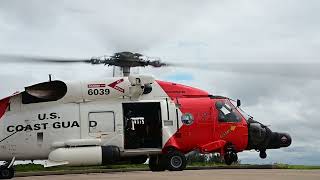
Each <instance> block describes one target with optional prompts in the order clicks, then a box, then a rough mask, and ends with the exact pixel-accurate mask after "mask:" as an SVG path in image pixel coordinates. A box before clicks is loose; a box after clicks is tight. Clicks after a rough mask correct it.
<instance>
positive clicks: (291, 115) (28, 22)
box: [0, 0, 320, 165]
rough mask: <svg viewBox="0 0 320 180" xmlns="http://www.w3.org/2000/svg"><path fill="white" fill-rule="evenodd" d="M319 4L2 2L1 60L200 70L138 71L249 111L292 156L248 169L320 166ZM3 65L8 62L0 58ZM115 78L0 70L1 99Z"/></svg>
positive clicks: (10, 66) (51, 68) (280, 154)
mask: <svg viewBox="0 0 320 180" xmlns="http://www.w3.org/2000/svg"><path fill="white" fill-rule="evenodd" d="M319 7H320V2H319V1H316V0H308V1H302V0H281V1H279V0H233V1H232V0H229V1H218V0H217V1H213V0H208V1H205V0H203V1H196V0H194V1H186V0H183V1H182V0H181V1H178V0H176V1H174V2H172V1H169V0H168V1H164V0H162V1H160V0H159V1H152V0H139V1H133V0H132V1H119V0H117V1H106V0H69V1H62V0H55V1H52V0H29V1H19V0H1V1H0V54H24V55H40V56H59V57H88V58H89V57H91V56H99V55H104V54H106V55H111V54H112V53H114V52H117V51H123V50H126V51H135V52H140V53H143V54H146V55H149V56H156V57H161V58H162V59H163V60H165V61H169V62H175V63H182V62H186V63H187V64H188V65H192V66H194V67H195V68H190V67H185V68H183V67H180V68H179V67H170V68H165V69H151V68H145V69H140V70H139V72H140V73H148V74H153V75H155V76H156V77H157V78H158V79H162V80H171V81H178V82H181V83H184V84H187V85H192V86H196V87H199V88H201V89H205V90H207V91H209V92H210V93H211V94H219V95H225V96H229V97H231V98H234V99H236V98H239V99H241V100H242V105H243V109H245V110H246V111H247V112H248V113H250V114H251V115H252V116H254V118H255V119H256V120H258V121H261V122H263V123H265V124H267V125H271V127H270V128H271V129H272V130H274V131H280V132H288V133H290V134H291V135H292V138H293V143H292V145H291V146H290V147H289V148H285V149H281V150H273V151H268V158H267V159H266V160H260V159H259V157H258V153H256V152H245V153H240V159H241V161H242V162H243V163H275V162H280V163H291V164H318V165H319V164H320V163H319V162H320V133H319V132H318V129H319V128H320V119H319V117H318V116H319V115H318V114H319V110H320V108H319V107H320V95H319V92H320V84H319V82H320V72H319V69H320V65H319V59H320V51H319V48H320V24H319V23H318V21H319V20H318V18H319V17H320V11H319V10H318V8H319ZM0 61H3V59H0ZM110 70H111V69H110V68H106V67H102V66H101V67H100V66H87V65H78V64H76V65H72V66H60V65H48V64H41V65H39V64H25V63H22V64H17V63H4V62H2V63H1V64H0V96H6V95H10V94H11V93H13V92H15V91H17V90H21V89H23V87H24V86H27V85H30V84H32V83H36V82H39V81H45V80H47V79H48V77H47V74H49V73H51V74H53V75H54V78H57V79H62V80H81V79H97V78H103V77H106V76H110V75H111V71H110Z"/></svg>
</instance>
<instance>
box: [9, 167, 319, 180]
mask: <svg viewBox="0 0 320 180" xmlns="http://www.w3.org/2000/svg"><path fill="white" fill-rule="evenodd" d="M14 179H17V180H25V179H32V180H71V179H76V180H88V179H94V180H100V179H101V180H102V179H103V180H105V179H114V180H128V179H130V180H167V179H172V180H195V179H198V180H213V179H219V180H220V179H221V180H229V179H230V180H231V179H232V180H233V179H237V180H251V179H252V180H257V179H259V180H270V179H272V180H278V179H279V180H301V179H303V180H313V179H314V180H319V179H320V170H292V169H207V170H184V171H179V172H170V171H165V172H151V171H129V172H106V173H89V174H63V175H47V176H26V177H15V178H14Z"/></svg>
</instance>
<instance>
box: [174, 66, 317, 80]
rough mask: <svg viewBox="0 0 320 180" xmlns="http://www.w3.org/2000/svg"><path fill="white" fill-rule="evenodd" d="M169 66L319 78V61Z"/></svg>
mask: <svg viewBox="0 0 320 180" xmlns="http://www.w3.org/2000/svg"><path fill="white" fill-rule="evenodd" d="M170 66H174V67H182V68H192V69H201V70H204V71H206V70H207V71H208V70H209V71H214V72H229V73H238V74H248V75H270V76H284V77H294V78H310V79H320V71H319V69H320V63H312V62H309V63H289V62H287V63H268V62H264V63H253V62H252V63H250V62H243V63H231V62H230V63H208V62H205V63H172V64H171V65H170Z"/></svg>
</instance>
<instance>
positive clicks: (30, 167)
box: [15, 163, 320, 172]
mask: <svg viewBox="0 0 320 180" xmlns="http://www.w3.org/2000/svg"><path fill="white" fill-rule="evenodd" d="M234 166H240V167H241V168H246V167H247V166H248V167H249V166H251V168H252V165H234ZM234 166H233V167H234ZM188 167H219V168H224V167H225V168H230V166H227V165H224V164H213V163H193V164H191V165H189V166H188ZM132 168H135V169H136V168H138V169H146V168H148V165H146V164H139V165H134V164H123V165H107V166H78V167H68V166H58V167H51V168H44V167H43V166H42V165H39V164H20V165H17V166H15V169H16V171H17V172H34V171H64V170H88V169H132ZM272 168H275V169H305V170H308V169H320V166H305V165H287V164H274V165H272Z"/></svg>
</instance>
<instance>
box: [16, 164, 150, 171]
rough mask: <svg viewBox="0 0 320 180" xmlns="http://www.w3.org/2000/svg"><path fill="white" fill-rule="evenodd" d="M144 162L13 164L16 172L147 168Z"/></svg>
mask: <svg viewBox="0 0 320 180" xmlns="http://www.w3.org/2000/svg"><path fill="white" fill-rule="evenodd" d="M147 167H148V165H145V164H122V165H106V166H74V167H72V166H56V167H49V168H44V167H43V166H42V165H40V164H19V165H16V166H15V170H16V171H17V172H32V171H64V170H87V169H130V168H147Z"/></svg>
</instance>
